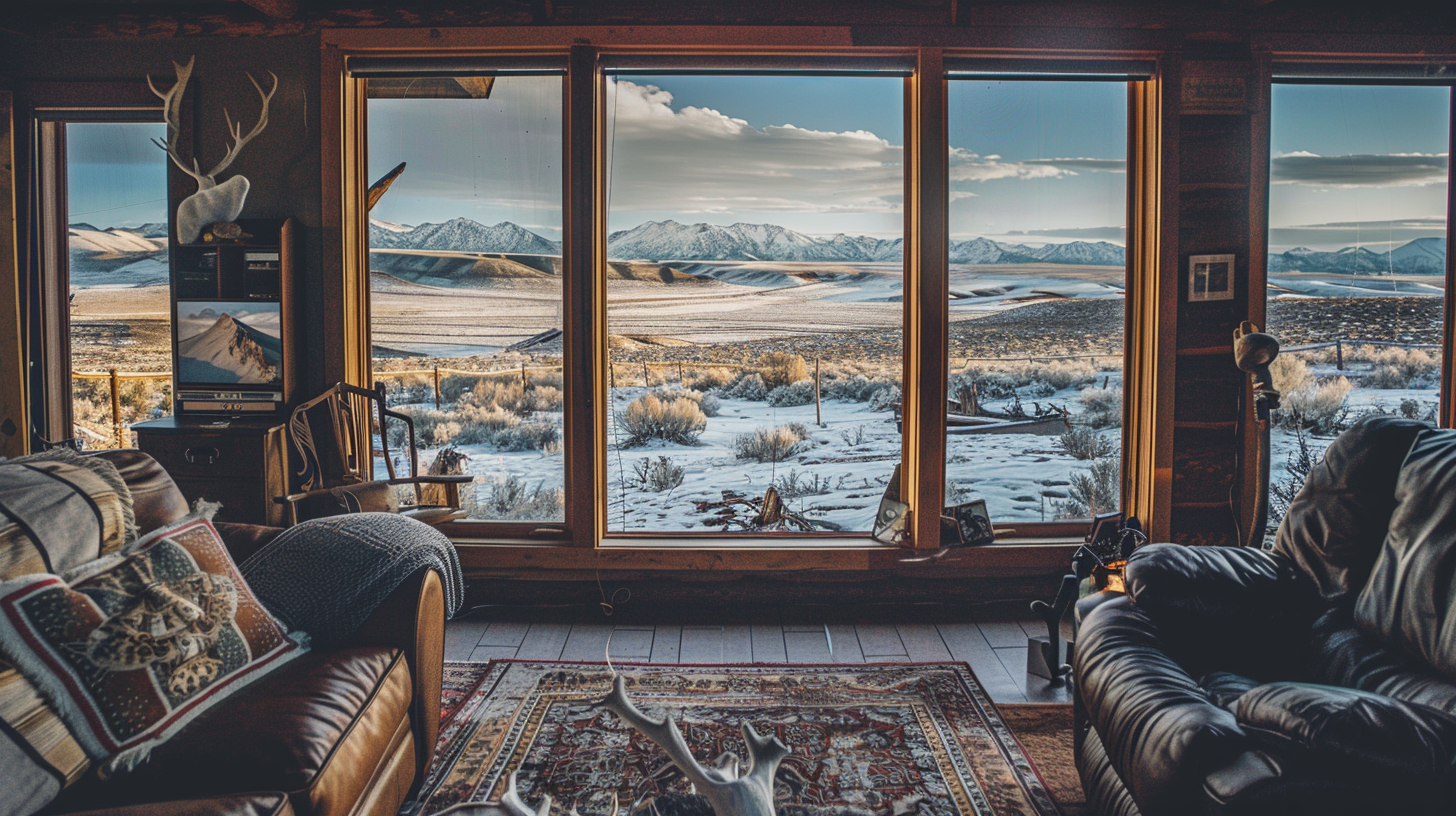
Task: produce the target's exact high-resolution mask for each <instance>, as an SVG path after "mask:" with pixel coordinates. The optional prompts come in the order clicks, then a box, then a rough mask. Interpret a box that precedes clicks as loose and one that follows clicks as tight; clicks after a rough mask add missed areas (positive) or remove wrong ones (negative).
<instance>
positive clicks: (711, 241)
mask: <svg viewBox="0 0 1456 816" xmlns="http://www.w3.org/2000/svg"><path fill="white" fill-rule="evenodd" d="M369 242H370V246H371V247H372V248H374V249H409V250H424V251H430V250H437V251H450V250H453V251H457V252H499V253H504V254H512V253H519V254H543V255H554V254H560V252H561V244H560V243H559V242H556V241H551V240H549V239H546V238H543V237H541V236H540V235H537V234H536V233H534V232H531V231H530V230H528V229H525V228H524V227H520V226H517V225H516V224H512V223H511V222H509V221H503V222H501V223H499V224H496V225H494V226H486V225H484V224H481V223H479V222H476V221H472V220H470V219H468V218H452V219H451V220H449V221H446V222H445V223H443V224H430V223H427V224H421V225H419V226H417V227H411V226H406V225H402V224H391V223H389V222H386V221H379V220H374V219H371V221H370V224H369ZM903 243H904V242H903V239H900V238H891V239H885V238H871V237H869V236H865V235H845V234H843V233H840V234H838V235H833V236H829V237H827V238H820V237H815V236H811V235H805V234H804V233H802V232H796V231H794V230H791V229H787V228H785V227H781V226H778V225H777V224H741V223H740V224H733V225H731V226H727V227H723V226H718V225H715V224H680V223H678V222H676V221H648V222H646V223H644V224H639V225H638V226H636V227H633V228H632V229H629V230H618V231H616V232H613V233H611V234H610V235H608V236H607V256H608V257H609V258H611V259H613V260H651V261H669V260H670V261H848V262H859V263H868V262H875V261H882V262H892V263H893V262H898V261H900V260H901V259H902V258H903V257H904V246H903ZM950 260H951V263H966V264H1020V263H1055V264H1082V265H1089V266H1122V264H1123V249H1122V247H1120V246H1117V245H1116V244H1110V243H1107V242H1105V241H1096V242H1089V241H1073V242H1071V243H1067V244H1047V245H1046V246H1041V247H1028V246H1023V245H1021V244H1008V243H1001V242H999V241H992V240H990V239H988V238H973V239H970V240H966V241H952V242H951V245H950Z"/></svg>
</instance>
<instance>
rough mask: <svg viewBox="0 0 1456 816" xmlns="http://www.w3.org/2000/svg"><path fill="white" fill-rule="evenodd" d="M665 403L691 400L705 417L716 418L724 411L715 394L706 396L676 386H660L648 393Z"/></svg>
mask: <svg viewBox="0 0 1456 816" xmlns="http://www.w3.org/2000/svg"><path fill="white" fill-rule="evenodd" d="M648 393H649V394H651V395H652V396H654V397H657V398H658V399H660V400H662V401H663V402H671V401H672V400H675V399H690V400H692V401H693V402H696V403H697V404H698V408H700V409H702V411H703V415H704V416H710V417H715V416H717V415H718V411H719V410H721V409H722V404H721V403H720V402H719V401H718V397H717V396H716V395H714V394H704V393H703V392H701V391H698V390H696V389H692V388H682V387H679V386H676V385H659V386H657V387H656V388H654V389H652V390H651V391H649V392H648Z"/></svg>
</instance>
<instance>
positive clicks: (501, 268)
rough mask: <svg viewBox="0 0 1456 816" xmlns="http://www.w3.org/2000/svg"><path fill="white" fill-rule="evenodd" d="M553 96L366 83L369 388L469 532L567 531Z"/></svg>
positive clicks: (394, 437) (527, 90) (538, 86)
mask: <svg viewBox="0 0 1456 816" xmlns="http://www.w3.org/2000/svg"><path fill="white" fill-rule="evenodd" d="M561 83H562V80H561V77H559V76H555V77H500V78H496V79H494V80H493V81H491V80H486V79H479V78H468V77H467V78H461V79H458V80H456V79H448V78H446V79H438V78H436V79H403V80H388V81H385V82H381V81H378V80H370V100H369V178H370V180H371V182H372V181H374V180H378V179H381V178H383V177H384V176H385V175H386V174H388V173H390V172H391V171H392V170H393V169H394V168H395V167H396V166H399V165H400V164H401V163H404V171H403V172H402V173H401V174H400V175H399V176H398V177H397V178H396V179H395V180H394V183H393V185H392V186H390V187H389V189H388V191H387V192H386V193H385V194H384V195H383V196H382V197H380V198H379V200H378V203H377V204H376V205H375V206H374V208H373V209H372V210H371V211H370V213H369V216H370V218H369V247H370V250H369V272H370V275H369V280H370V315H369V320H370V332H371V335H372V342H373V347H374V375H375V378H376V379H377V380H379V381H381V382H383V383H384V384H385V386H386V389H387V394H388V400H389V402H390V404H391V405H392V406H393V407H394V408H395V409H396V410H399V411H401V412H403V413H406V414H408V415H410V416H411V417H412V418H413V419H414V423H415V432H416V434H417V441H418V445H419V448H420V457H419V458H420V465H421V467H422V469H423V468H430V469H431V472H446V473H448V472H458V471H452V470H451V467H452V466H456V467H463V468H464V471H465V472H468V473H471V474H473V475H474V476H475V482H474V485H473V487H474V490H473V491H471V490H466V491H463V492H464V493H465V496H464V497H463V506H464V508H465V509H467V510H468V511H469V513H470V518H472V519H479V520H497V521H502V520H504V521H560V520H562V519H563V518H564V508H563V503H564V489H563V484H564V478H565V464H564V457H563V455H562V416H563V405H562V400H563V385H562V371H561V349H562V343H561V313H562V306H561ZM387 432H388V433H389V434H390V442H391V445H390V447H391V451H392V452H393V451H396V450H398V449H399V447H400V446H401V445H402V443H403V442H404V440H405V431H404V427H403V425H402V424H399V425H397V426H395V425H392V426H391V427H390V428H389V429H388V431H387ZM460 455H464V456H465V457H466V458H465V460H464V461H463V462H459V456H460ZM456 463H458V464H456ZM401 464H404V463H401ZM376 467H377V469H378V472H379V474H380V475H381V476H382V475H383V474H384V462H383V461H381V460H378V459H376Z"/></svg>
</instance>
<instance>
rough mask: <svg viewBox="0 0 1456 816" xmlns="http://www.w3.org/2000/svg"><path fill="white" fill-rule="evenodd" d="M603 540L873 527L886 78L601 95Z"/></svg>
mask: <svg viewBox="0 0 1456 816" xmlns="http://www.w3.org/2000/svg"><path fill="white" fill-rule="evenodd" d="M605 113H606V117H607V136H606V138H607V156H606V160H607V207H608V210H607V218H608V230H609V233H608V239H607V245H606V247H607V270H606V295H607V333H608V341H607V343H608V348H607V352H608V356H609V366H608V367H609V373H608V377H609V382H608V389H607V390H608V393H609V394H610V397H609V399H608V406H607V439H606V443H607V444H606V452H607V461H606V475H607V480H606V482H607V484H606V489H607V497H606V521H607V530H608V531H609V532H611V533H643V532H646V533H669V532H670V533H677V534H682V533H687V532H692V533H704V532H727V533H739V534H743V533H776V532H782V533H822V532H838V533H845V532H854V533H867V532H869V531H870V530H871V528H872V526H873V523H874V520H875V515H876V510H877V507H878V505H879V501H880V498H881V496H882V495H883V494H884V492H885V489H886V486H887V485H888V484H889V482H890V480H891V476H892V474H893V473H894V471H895V467H896V465H897V464H898V463H899V462H900V459H901V443H900V430H899V425H898V422H897V419H898V411H899V406H900V389H901V376H902V367H903V359H904V358H903V341H902V338H903V331H902V327H903V322H904V308H905V307H904V304H903V298H902V296H901V291H902V281H903V275H904V257H903V256H904V253H903V246H902V236H903V231H904V227H903V219H904V216H903V211H902V202H903V198H904V169H903V152H904V151H903V136H902V132H903V130H904V82H903V80H902V79H901V78H900V77H898V76H885V77H877V76H835V75H828V76H825V75H777V76H746V75H706V76H705V75H686V74H678V75H672V74H668V75H663V74H650V75H637V74H631V73H625V72H623V73H617V74H615V75H614V76H612V77H611V78H610V81H609V85H608V87H607V97H606V110H605Z"/></svg>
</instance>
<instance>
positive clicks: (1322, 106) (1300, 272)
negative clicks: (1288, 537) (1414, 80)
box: [1267, 85, 1451, 532]
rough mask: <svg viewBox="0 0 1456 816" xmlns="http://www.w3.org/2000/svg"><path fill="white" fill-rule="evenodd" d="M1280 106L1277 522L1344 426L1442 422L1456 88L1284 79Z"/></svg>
mask: <svg viewBox="0 0 1456 816" xmlns="http://www.w3.org/2000/svg"><path fill="white" fill-rule="evenodd" d="M1270 113H1271V117H1272V121H1271V125H1270V142H1271V144H1270V156H1271V158H1270V168H1269V182H1270V185H1269V289H1268V326H1267V330H1268V331H1269V332H1270V333H1271V334H1273V335H1274V336H1275V337H1277V338H1279V341H1280V343H1281V344H1282V345H1283V347H1282V349H1281V350H1280V352H1279V357H1278V358H1277V359H1275V361H1274V365H1273V366H1272V374H1273V378H1274V387H1275V388H1277V389H1279V390H1280V391H1281V392H1282V393H1283V397H1282V404H1281V407H1280V410H1279V411H1278V412H1276V413H1275V414H1274V428H1273V430H1272V432H1271V438H1270V444H1271V446H1272V456H1271V459H1270V491H1271V495H1270V512H1269V530H1270V532H1272V531H1273V530H1275V529H1277V527H1278V524H1279V521H1280V520H1281V519H1282V518H1283V517H1284V511H1285V510H1286V509H1287V508H1288V504H1289V500H1290V499H1292V498H1293V497H1294V494H1295V493H1296V492H1298V490H1299V488H1300V487H1301V486H1302V485H1303V484H1304V478H1305V476H1306V475H1307V474H1308V473H1309V469H1310V467H1311V466H1313V465H1314V463H1316V462H1318V461H1319V459H1320V458H1321V457H1322V455H1323V452H1324V449H1325V448H1326V447H1328V446H1329V444H1330V441H1331V440H1332V439H1334V437H1335V436H1336V435H1338V434H1339V432H1340V431H1342V430H1344V429H1345V428H1348V427H1350V425H1351V424H1353V423H1354V422H1356V421H1357V420H1359V419H1360V418H1361V417H1365V416H1369V415H1371V414H1388V415H1396V416H1405V417H1410V418H1412V419H1419V420H1423V421H1425V422H1429V423H1431V424H1433V425H1434V424H1435V422H1436V410H1437V403H1438V402H1439V395H1440V386H1441V365H1440V363H1441V345H1440V344H1441V331H1442V310H1443V309H1444V301H1443V298H1444V296H1445V284H1446V278H1445V273H1446V217H1447V213H1446V207H1447V203H1446V202H1447V199H1446V189H1447V178H1448V175H1449V168H1448V166H1447V163H1448V157H1447V152H1448V150H1449V149H1450V148H1449V145H1450V133H1449V131H1450V121H1451V119H1450V117H1451V90H1450V89H1449V88H1432V87H1399V86H1389V85H1275V86H1274V88H1273V100H1272V108H1271V111H1270Z"/></svg>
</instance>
